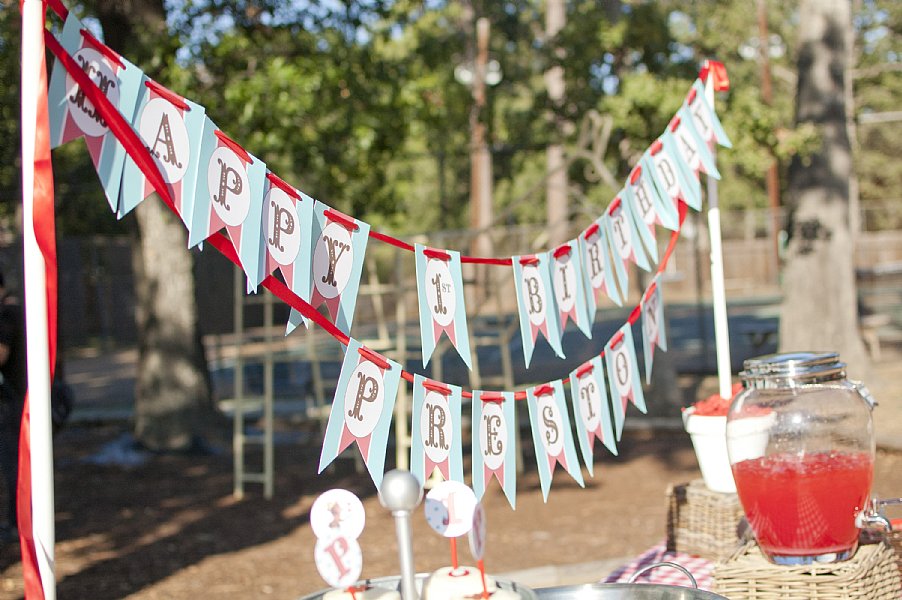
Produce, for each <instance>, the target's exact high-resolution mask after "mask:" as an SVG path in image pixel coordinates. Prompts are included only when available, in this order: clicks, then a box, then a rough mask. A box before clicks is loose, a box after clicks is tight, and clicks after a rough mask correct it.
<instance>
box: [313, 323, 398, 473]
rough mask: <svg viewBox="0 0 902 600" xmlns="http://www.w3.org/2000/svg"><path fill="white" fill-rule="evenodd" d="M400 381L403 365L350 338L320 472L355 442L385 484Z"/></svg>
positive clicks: (334, 400)
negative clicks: (386, 465) (386, 450)
mask: <svg viewBox="0 0 902 600" xmlns="http://www.w3.org/2000/svg"><path fill="white" fill-rule="evenodd" d="M400 381H401V365H399V364H397V363H396V362H394V361H391V360H388V359H387V358H385V357H384V356H382V355H380V354H377V353H376V352H373V351H372V350H370V349H368V348H365V347H363V346H361V345H360V342H358V341H357V340H355V339H351V340H350V341H349V343H348V348H347V350H346V351H345V358H344V361H343V362H342V365H341V374H340V375H339V376H338V385H337V387H336V388H335V398H334V399H333V400H332V411H331V412H330V413H329V422H328V424H327V425H326V433H325V436H324V439H323V450H322V454H321V455H320V459H319V472H320V473H322V472H323V469H325V468H326V467H328V466H329V464H331V463H332V461H333V460H335V458H336V457H337V456H338V455H339V454H341V453H342V452H343V451H344V450H345V449H346V448H347V447H348V446H350V445H351V444H352V443H354V442H357V446H358V448H359V449H360V455H361V456H362V457H363V462H364V463H365V464H366V468H367V470H368V471H369V473H370V477H371V478H372V479H373V483H375V484H376V488H377V489H378V488H379V485H380V484H381V483H382V475H383V474H384V471H385V449H386V445H387V444H388V436H389V433H390V432H391V419H392V411H393V410H394V407H395V398H396V397H397V393H398V384H399V383H400Z"/></svg>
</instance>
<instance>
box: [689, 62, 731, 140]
mask: <svg viewBox="0 0 902 600" xmlns="http://www.w3.org/2000/svg"><path fill="white" fill-rule="evenodd" d="M684 106H686V107H687V108H688V109H689V113H690V114H691V115H692V120H693V123H694V124H695V129H696V131H698V134H699V135H700V136H701V138H702V139H703V140H705V142H706V143H707V144H708V147H709V148H714V144H715V143H716V144H718V145H720V146H724V147H725V148H732V147H733V144H732V142H730V138H728V137H727V132H726V131H724V130H723V126H722V125H721V124H720V119H718V118H717V113H716V112H714V107H713V106H711V105H710V104H708V100H707V98H705V84H704V83H702V80H701V79H696V80H695V83H693V84H692V89H691V90H689V94H688V95H687V96H686V101H685V103H684Z"/></svg>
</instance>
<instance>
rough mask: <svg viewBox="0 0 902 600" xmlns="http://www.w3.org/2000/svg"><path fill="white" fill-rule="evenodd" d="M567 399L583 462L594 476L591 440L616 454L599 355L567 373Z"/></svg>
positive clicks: (592, 443)
mask: <svg viewBox="0 0 902 600" xmlns="http://www.w3.org/2000/svg"><path fill="white" fill-rule="evenodd" d="M570 401H571V402H572V404H573V418H574V420H575V421H576V438H577V440H579V449H580V451H581V452H582V455H583V462H584V463H586V468H588V469H589V475H592V476H594V475H595V473H594V470H593V463H594V456H593V455H594V447H595V440H596V439H598V440H600V441H601V443H602V444H604V445H605V447H606V448H607V449H608V450H610V451H611V454H614V455H616V454H617V443H616V441H615V440H614V427H613V425H612V424H611V410H610V408H609V406H608V391H607V388H606V387H605V384H604V367H603V366H602V365H601V357H600V356H596V357H595V358H593V359H592V360H590V361H588V362H586V363H583V364H582V365H581V366H580V367H579V368H578V369H575V370H574V371H572V372H571V373H570Z"/></svg>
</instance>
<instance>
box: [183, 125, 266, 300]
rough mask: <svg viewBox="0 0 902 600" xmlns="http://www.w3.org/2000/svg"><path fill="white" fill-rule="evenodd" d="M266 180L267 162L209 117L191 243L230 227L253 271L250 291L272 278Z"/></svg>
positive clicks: (247, 267) (246, 264) (234, 243)
mask: <svg viewBox="0 0 902 600" xmlns="http://www.w3.org/2000/svg"><path fill="white" fill-rule="evenodd" d="M265 181H266V165H265V164H263V161H261V160H260V159H259V158H256V157H254V156H251V155H250V154H248V153H247V152H246V151H245V150H244V148H242V147H241V146H239V145H238V144H237V143H235V142H234V141H232V140H231V139H230V138H229V137H228V136H226V134H225V133H223V132H222V131H221V130H220V129H218V128H217V127H216V125H215V124H214V123H213V122H212V121H210V120H209V119H207V123H206V125H205V126H204V134H203V142H202V143H201V149H200V168H199V171H198V176H197V190H196V193H195V196H194V216H193V217H192V218H191V225H190V226H189V228H188V231H189V234H188V247H193V246H195V245H197V244H199V243H201V242H202V241H204V240H205V239H207V238H208V237H210V236H211V235H213V234H214V233H216V232H217V231H219V230H220V229H222V228H223V227H225V229H226V232H228V235H229V239H231V240H232V246H233V247H234V248H235V250H236V251H237V252H238V257H239V258H240V260H241V267H242V268H243V269H244V273H245V274H246V275H247V289H248V291H251V290H254V291H256V289H257V285H258V284H259V283H260V282H261V281H263V278H264V277H265V276H266V273H265V272H264V271H265V268H264V265H263V263H264V261H265V259H266V251H265V246H264V244H263V229H262V220H263V186H264V182H265Z"/></svg>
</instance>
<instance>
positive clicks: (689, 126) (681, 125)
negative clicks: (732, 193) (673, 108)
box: [670, 104, 720, 189]
mask: <svg viewBox="0 0 902 600" xmlns="http://www.w3.org/2000/svg"><path fill="white" fill-rule="evenodd" d="M670 131H671V133H673V136H674V138H675V139H676V141H677V147H678V148H679V152H680V156H682V157H683V160H684V161H686V164H688V165H690V166H691V168H692V170H693V172H694V173H695V180H696V183H698V174H699V172H703V173H705V174H706V175H708V176H710V177H713V178H714V179H720V172H719V171H718V170H717V166H716V165H715V164H714V156H713V155H712V154H711V149H710V148H709V146H708V143H707V141H706V140H705V139H703V138H702V136H701V135H700V134H699V132H698V131H697V130H696V128H695V123H694V119H693V117H692V114H691V113H690V112H689V108H688V107H687V106H686V105H685V104H684V105H683V106H682V107H681V108H680V110H679V111H677V114H676V116H675V117H674V118H673V120H672V121H671V122H670ZM699 189H701V184H699Z"/></svg>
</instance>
